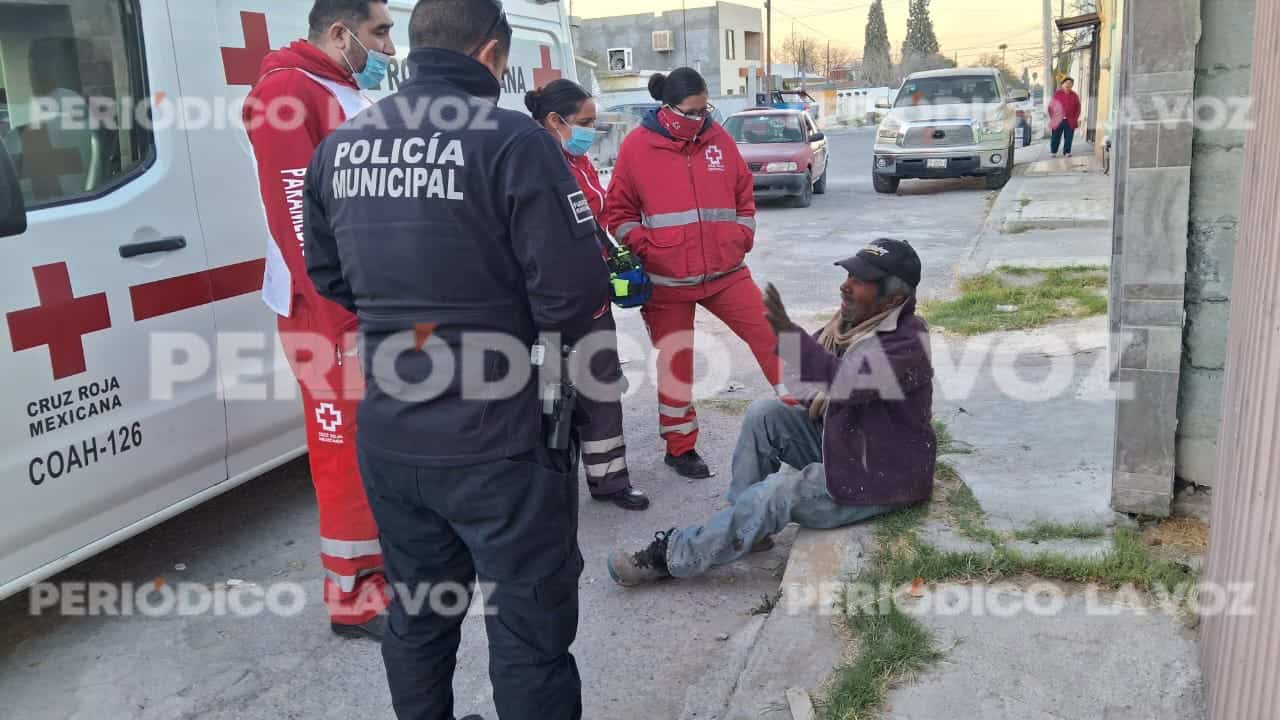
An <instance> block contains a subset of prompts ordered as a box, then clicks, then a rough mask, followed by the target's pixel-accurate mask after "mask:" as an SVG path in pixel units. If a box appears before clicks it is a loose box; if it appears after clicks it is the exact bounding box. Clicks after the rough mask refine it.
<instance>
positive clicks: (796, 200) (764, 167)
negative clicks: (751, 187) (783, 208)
mask: <svg viewBox="0 0 1280 720" xmlns="http://www.w3.org/2000/svg"><path fill="white" fill-rule="evenodd" d="M724 129H725V130H727V131H728V132H729V134H730V135H731V136H733V139H734V140H735V141H737V143H738V150H739V151H741V152H742V157H743V159H745V160H746V161H747V165H748V166H750V168H751V172H752V174H753V175H754V176H755V196H756V199H757V200H769V199H773V198H782V197H786V198H792V202H793V204H794V205H795V206H796V207H809V205H810V203H812V202H813V196H814V195H815V194H816V195H822V194H823V193H825V192H826V191H827V160H828V155H829V153H828V149H827V137H826V135H825V134H823V133H822V131H820V130H818V127H817V126H816V125H814V124H813V118H811V117H809V114H808V113H806V112H804V111H803V110H772V109H761V110H746V111H743V112H740V113H737V114H735V115H732V116H730V117H729V119H728V120H725V122H724Z"/></svg>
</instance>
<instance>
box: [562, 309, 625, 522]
mask: <svg viewBox="0 0 1280 720" xmlns="http://www.w3.org/2000/svg"><path fill="white" fill-rule="evenodd" d="M591 338H592V340H593V343H594V344H595V345H596V346H595V347H593V348H591V351H590V353H589V356H588V357H582V358H580V359H579V362H583V363H587V362H589V364H588V365H587V366H586V367H584V368H579V369H578V372H579V373H584V374H585V372H589V373H590V374H591V377H592V378H594V379H595V380H596V382H597V383H599V384H601V385H609V386H611V387H613V388H614V389H613V390H611V391H610V392H602V391H603V388H602V387H598V388H593V389H594V390H595V392H584V391H583V389H582V388H581V387H580V388H579V393H578V409H577V413H576V415H575V416H574V425H575V426H576V428H577V431H578V436H579V438H580V439H581V441H582V465H583V467H585V468H586V473H587V486H588V487H589V488H590V489H591V494H592V495H594V496H596V497H604V496H608V495H613V494H614V493H620V492H622V491H624V490H629V489H630V488H631V473H630V472H629V471H628V470H627V441H626V438H625V436H624V435H623V432H622V394H623V393H624V392H625V391H626V379H625V378H624V377H623V375H622V361H621V360H620V359H619V358H618V326H617V324H615V323H614V320H613V313H612V312H606V313H605V314H604V315H602V316H600V317H599V318H596V321H595V323H594V324H592V326H591ZM579 384H580V385H581V383H579Z"/></svg>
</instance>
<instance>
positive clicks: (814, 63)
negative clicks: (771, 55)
mask: <svg viewBox="0 0 1280 720" xmlns="http://www.w3.org/2000/svg"><path fill="white" fill-rule="evenodd" d="M778 56H779V57H781V58H782V61H783V62H788V63H793V64H794V65H795V66H796V70H797V74H799V75H807V74H810V73H817V71H818V69H819V68H821V67H823V65H825V64H826V62H827V45H826V43H823V44H822V45H819V44H818V42H817V41H816V40H814V39H813V38H808V37H805V36H803V35H788V36H787V37H786V38H784V39H783V41H782V51H781V52H780V53H778Z"/></svg>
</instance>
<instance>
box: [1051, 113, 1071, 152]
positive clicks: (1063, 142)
mask: <svg viewBox="0 0 1280 720" xmlns="http://www.w3.org/2000/svg"><path fill="white" fill-rule="evenodd" d="M1075 139H1076V130H1075V128H1073V127H1071V123H1069V122H1067V121H1066V120H1063V121H1062V122H1061V123H1060V124H1059V125H1058V127H1056V128H1054V129H1053V139H1052V140H1050V141H1049V151H1050V152H1052V153H1053V154H1054V155H1057V154H1058V147H1059V146H1061V147H1062V152H1064V153H1066V154H1068V155H1070V154H1071V143H1072V141H1074V140H1075Z"/></svg>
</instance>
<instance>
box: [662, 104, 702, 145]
mask: <svg viewBox="0 0 1280 720" xmlns="http://www.w3.org/2000/svg"><path fill="white" fill-rule="evenodd" d="M706 122H707V121H706V119H705V118H698V119H696V120H694V119H690V118H687V117H684V116H682V115H678V114H676V113H675V112H673V111H672V110H671V108H669V107H663V108H662V109H661V110H659V111H658V124H659V125H661V126H662V129H663V130H666V131H667V132H668V133H670V134H671V137H673V138H675V139H677V140H683V141H685V142H693V141H694V140H696V139H697V137H698V131H699V130H701V129H702V126H703V125H704V124H706Z"/></svg>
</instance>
